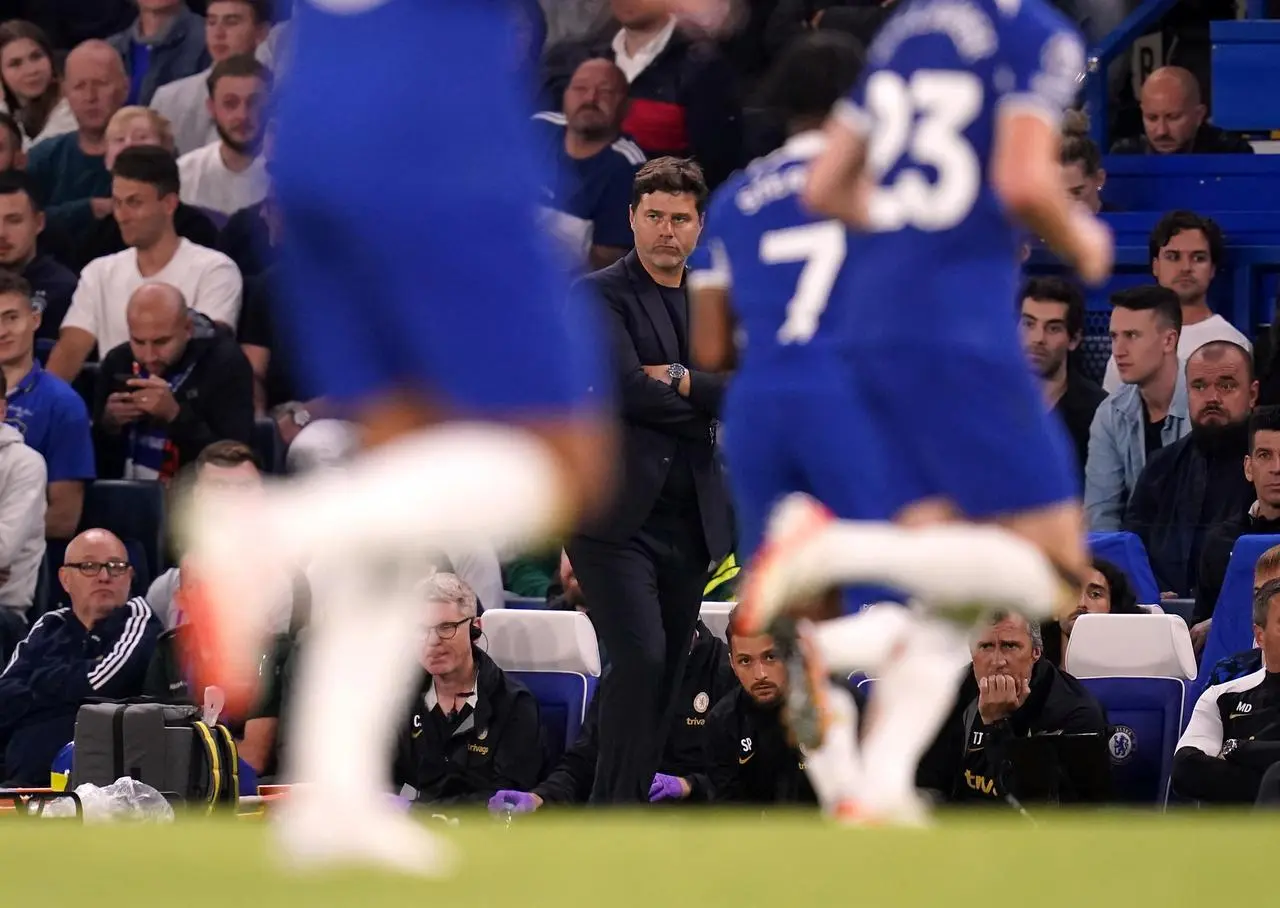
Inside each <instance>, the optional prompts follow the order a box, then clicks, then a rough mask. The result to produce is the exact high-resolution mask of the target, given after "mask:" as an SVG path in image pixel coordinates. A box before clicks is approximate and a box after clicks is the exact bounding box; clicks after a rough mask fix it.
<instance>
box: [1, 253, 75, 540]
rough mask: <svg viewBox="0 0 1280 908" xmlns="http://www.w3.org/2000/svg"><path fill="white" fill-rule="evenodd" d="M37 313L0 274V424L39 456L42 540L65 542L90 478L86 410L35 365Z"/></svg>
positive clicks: (24, 292) (26, 295)
mask: <svg viewBox="0 0 1280 908" xmlns="http://www.w3.org/2000/svg"><path fill="white" fill-rule="evenodd" d="M39 327H40V312H39V310H37V309H36V307H35V304H34V303H33V302H32V300H31V293H30V288H29V287H28V286H27V285H26V283H25V282H24V281H23V280H22V278H20V277H14V276H13V275H11V274H5V273H3V272H0V370H2V371H3V373H4V379H5V386H6V387H7V388H8V389H9V394H8V399H7V401H6V403H7V410H6V414H5V422H6V423H7V424H8V425H10V426H12V427H13V428H15V429H17V430H18V431H19V432H21V433H22V437H23V439H24V440H25V441H26V443H27V446H28V447H30V448H33V449H35V450H36V451H37V452H39V454H40V456H41V457H43V458H44V462H45V468H46V472H47V474H48V483H49V486H48V508H47V509H46V511H45V516H44V532H45V536H47V537H48V538H50V539H70V538H71V537H72V536H74V535H75V532H76V528H77V527H78V526H80V515H81V512H82V510H83V509H84V487H85V483H86V482H88V481H91V480H93V479H94V478H95V476H96V473H95V471H94V463H93V437H92V435H91V434H90V430H89V410H88V408H86V407H85V404H84V399H83V398H81V397H80V395H79V394H77V393H76V392H75V390H74V389H73V388H72V387H71V386H70V385H68V384H67V383H66V382H64V381H63V380H62V379H60V378H58V376H56V375H51V374H50V373H48V372H46V371H45V370H44V369H43V368H41V366H40V361H39V360H38V359H36V355H35V337H36V332H37V331H38V330H39Z"/></svg>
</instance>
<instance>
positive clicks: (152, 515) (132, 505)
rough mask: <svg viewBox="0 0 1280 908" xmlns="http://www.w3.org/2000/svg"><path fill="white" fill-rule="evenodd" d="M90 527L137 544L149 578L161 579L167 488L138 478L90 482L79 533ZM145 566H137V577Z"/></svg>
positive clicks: (163, 566)
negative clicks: (105, 530)
mask: <svg viewBox="0 0 1280 908" xmlns="http://www.w3.org/2000/svg"><path fill="white" fill-rule="evenodd" d="M91 527H102V528H103V529H107V530H110V531H111V532H113V533H115V534H116V535H117V536H119V537H120V538H121V539H122V540H124V542H125V545H126V546H128V545H129V543H130V541H131V540H132V541H134V542H136V543H137V545H138V547H139V551H140V553H141V554H142V556H143V558H144V559H145V567H146V575H147V577H148V578H151V577H158V576H159V575H160V573H161V572H162V571H163V570H164V568H165V566H166V565H165V556H164V487H163V486H162V485H160V483H158V482H151V481H143V480H135V479H99V480H96V481H94V482H91V483H89V485H88V487H87V488H86V489H85V495H84V513H83V514H82V515H81V518H80V530H81V531H84V530H87V529H89V528H91ZM131 554H132V553H131ZM143 566H144V565H142V564H138V565H136V566H135V574H136V573H138V572H139V570H138V569H140V568H141V567H143ZM147 582H150V580H149V579H148V581H147ZM143 589H144V590H145V587H144V588H143Z"/></svg>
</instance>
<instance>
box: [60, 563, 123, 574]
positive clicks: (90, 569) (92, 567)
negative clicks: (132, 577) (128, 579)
mask: <svg viewBox="0 0 1280 908" xmlns="http://www.w3.org/2000/svg"><path fill="white" fill-rule="evenodd" d="M63 567H65V568H75V569H76V570H77V571H79V572H80V573H81V574H83V575H84V576H85V577H97V576H98V574H99V573H101V572H102V569H103V568H106V569H107V576H108V577H120V576H122V575H123V574H125V573H126V572H128V570H129V568H130V567H132V565H130V564H129V562H127V561H68V562H67V563H66V564H64V565H63Z"/></svg>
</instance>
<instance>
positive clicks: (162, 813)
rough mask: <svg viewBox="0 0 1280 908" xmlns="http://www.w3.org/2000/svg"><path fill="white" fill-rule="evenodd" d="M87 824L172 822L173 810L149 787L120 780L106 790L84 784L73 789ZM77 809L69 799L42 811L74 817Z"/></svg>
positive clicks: (132, 780)
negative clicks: (120, 821)
mask: <svg viewBox="0 0 1280 908" xmlns="http://www.w3.org/2000/svg"><path fill="white" fill-rule="evenodd" d="M76 794H77V795H78V796H79V797H80V804H81V806H82V807H83V810H84V821H85V822H86V823H108V822H111V821H114V820H132V821H140V822H147V823H171V822H173V806H172V805H170V803H169V802H168V801H166V800H165V798H164V795H162V794H160V792H158V791H157V790H156V789H154V788H152V787H151V786H150V785H144V784H143V783H142V782H139V781H137V780H136V779H131V778H129V777H128V776H122V777H121V778H119V779H116V780H115V781H114V782H112V783H111V784H110V785H108V786H106V787H105V788H99V787H98V786H97V785H90V784H89V783H87V782H86V783H85V784H84V785H80V786H78V787H77V788H76ZM75 812H76V807H75V804H74V803H72V801H71V800H70V799H62V800H58V801H54V802H53V803H52V804H49V805H47V806H46V807H45V809H44V816H46V817H73V816H75Z"/></svg>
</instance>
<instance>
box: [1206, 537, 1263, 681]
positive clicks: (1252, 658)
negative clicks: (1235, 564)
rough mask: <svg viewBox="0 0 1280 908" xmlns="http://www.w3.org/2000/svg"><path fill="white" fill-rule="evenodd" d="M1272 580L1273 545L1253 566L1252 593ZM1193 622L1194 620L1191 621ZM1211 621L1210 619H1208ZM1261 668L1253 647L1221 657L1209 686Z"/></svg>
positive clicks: (1212, 673) (1213, 670) (1260, 656)
mask: <svg viewBox="0 0 1280 908" xmlns="http://www.w3.org/2000/svg"><path fill="white" fill-rule="evenodd" d="M1272 580H1280V545H1273V546H1272V547H1271V548H1269V549H1267V550H1266V551H1265V552H1263V553H1262V555H1261V556H1260V557H1259V558H1258V562H1257V564H1255V565H1254V566H1253V593H1254V595H1255V596H1256V595H1257V593H1258V590H1260V589H1262V587H1263V586H1264V585H1265V584H1267V583H1269V582H1270V581H1272ZM1192 620H1193V621H1194V618H1193V619H1192ZM1210 620H1212V619H1210ZM1260 668H1262V650H1260V649H1258V648H1257V647H1254V648H1253V649H1248V650H1245V651H1244V652H1239V653H1233V654H1232V655H1230V656H1223V657H1222V658H1221V659H1219V660H1218V661H1217V664H1215V665H1214V666H1213V669H1212V670H1211V671H1210V672H1209V685H1208V686H1210V687H1212V686H1213V685H1215V684H1225V683H1227V682H1228V681H1234V680H1236V679H1237V678H1243V677H1244V676H1245V675H1251V674H1253V673H1254V672H1256V671H1257V670H1258V669H1260Z"/></svg>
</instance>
